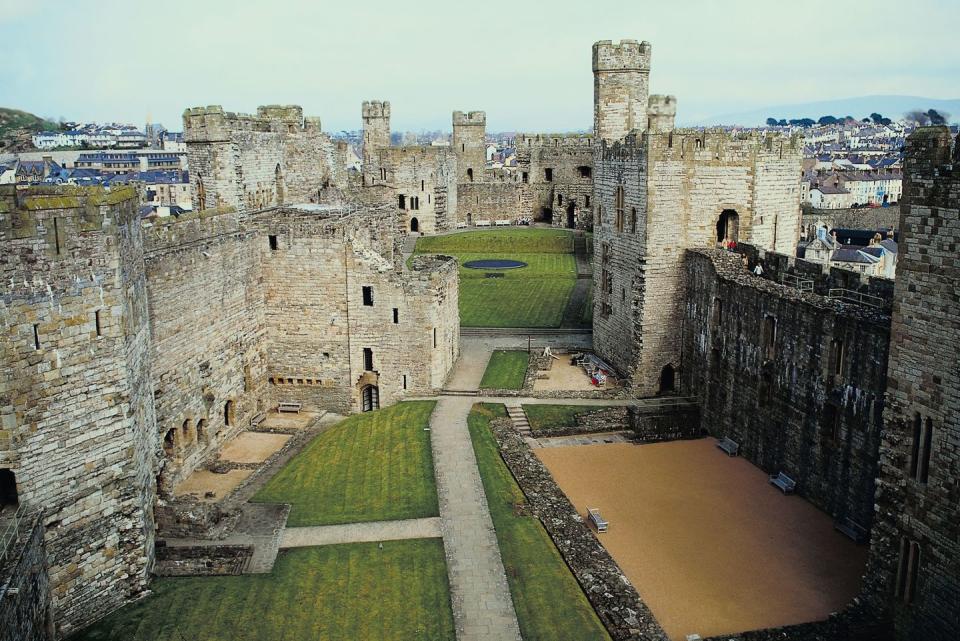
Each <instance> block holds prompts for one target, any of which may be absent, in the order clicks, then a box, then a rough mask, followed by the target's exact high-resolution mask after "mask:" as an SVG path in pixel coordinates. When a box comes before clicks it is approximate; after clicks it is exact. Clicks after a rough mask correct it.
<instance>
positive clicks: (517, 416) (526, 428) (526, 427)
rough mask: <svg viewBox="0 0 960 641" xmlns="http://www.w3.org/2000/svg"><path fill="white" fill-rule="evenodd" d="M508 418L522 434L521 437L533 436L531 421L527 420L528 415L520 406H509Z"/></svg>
mask: <svg viewBox="0 0 960 641" xmlns="http://www.w3.org/2000/svg"><path fill="white" fill-rule="evenodd" d="M506 408H507V416H509V417H510V420H511V421H513V427H514V428H515V429H516V430H517V431H518V432H520V436H529V437H532V436H533V431H532V430H531V429H530V421H528V420H527V414H526V413H525V412H524V411H523V407H522V406H520V405H507V406H506Z"/></svg>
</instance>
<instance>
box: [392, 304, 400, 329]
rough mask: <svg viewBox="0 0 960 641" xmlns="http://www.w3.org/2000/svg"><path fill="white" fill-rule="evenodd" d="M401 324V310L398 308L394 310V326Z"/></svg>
mask: <svg viewBox="0 0 960 641" xmlns="http://www.w3.org/2000/svg"><path fill="white" fill-rule="evenodd" d="M399 322H400V310H399V309H398V308H396V307H394V308H393V324H394V325H396V324H397V323H399Z"/></svg>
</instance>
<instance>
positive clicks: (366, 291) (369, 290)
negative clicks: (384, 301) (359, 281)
mask: <svg viewBox="0 0 960 641" xmlns="http://www.w3.org/2000/svg"><path fill="white" fill-rule="evenodd" d="M363 304H364V306H366V307H373V287H371V286H370V285H364V286H363Z"/></svg>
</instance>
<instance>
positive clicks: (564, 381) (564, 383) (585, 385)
mask: <svg viewBox="0 0 960 641" xmlns="http://www.w3.org/2000/svg"><path fill="white" fill-rule="evenodd" d="M557 356H558V357H559V360H557V359H554V360H553V365H552V366H551V367H550V371H549V372H548V374H547V375H548V376H549V378H546V379H541V378H538V379H537V380H535V381H534V382H533V389H534V390H535V391H539V390H594V389H607V388H610V387H612V386H610V385H606V386H605V387H604V388H599V387H596V386H594V385H593V384H592V383H591V382H590V377H589V376H587V373H586V372H585V371H583V368H582V367H580V366H578V365H571V364H570V355H569V354H557ZM558 402H559V401H558Z"/></svg>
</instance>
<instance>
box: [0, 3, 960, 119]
mask: <svg viewBox="0 0 960 641" xmlns="http://www.w3.org/2000/svg"><path fill="white" fill-rule="evenodd" d="M958 22H960V1H958V0H911V2H909V3H905V2H903V1H902V0H871V1H870V2H869V3H860V2H842V1H837V0H805V1H799V2H798V1H796V0H669V1H664V0H657V1H656V2H651V1H648V0H623V1H621V2H608V1H606V0H575V1H574V0H553V1H550V2H540V1H538V0H513V1H511V2H505V1H501V0H486V1H484V2H469V3H468V2H463V1H460V0H439V1H437V0H424V1H417V2H412V1H410V0H407V1H403V0H393V1H381V0H361V1H357V0H336V1H331V0H314V1H294V0H270V1H268V2H263V1H257V2H252V1H244V0H191V1H181V0H163V1H162V2H142V1H136V0H133V1H131V0H124V1H116V2H115V1H113V0H84V1H82V2H78V1H77V0H32V1H31V2H24V1H23V0H0V59H2V60H3V65H2V66H0V106H5V107H14V108H18V109H24V110H26V111H30V112H33V113H36V114H38V115H41V116H49V117H53V118H58V117H61V116H62V117H65V118H67V119H71V120H80V121H91V120H93V121H100V122H103V121H121V122H133V123H136V124H141V123H143V122H145V121H146V119H147V118H148V117H150V118H151V120H152V121H153V122H160V123H163V124H164V125H165V126H166V127H167V128H168V129H171V130H179V129H181V128H182V122H181V115H182V113H183V110H184V109H185V108H187V107H193V106H200V105H211V104H219V105H222V106H223V107H224V108H225V109H226V110H227V111H238V112H247V113H249V112H253V111H255V110H256V107H257V105H261V104H299V105H302V106H303V108H304V113H305V114H306V115H312V116H319V117H320V118H321V119H322V121H323V128H324V129H325V130H326V131H339V130H341V129H359V128H360V127H361V120H360V103H361V102H362V101H363V100H389V101H390V102H391V105H392V112H393V115H392V122H391V125H392V129H393V130H394V131H404V130H412V131H420V130H424V129H444V130H449V129H450V119H451V112H452V111H454V110H461V111H469V110H484V111H486V112H487V131H523V130H526V131H570V130H585V129H587V128H589V127H590V125H591V124H592V109H593V106H592V103H593V84H592V71H591V60H590V55H591V46H592V44H593V43H594V42H595V41H597V40H614V41H617V40H620V39H622V38H630V39H635V40H646V41H648V42H650V43H651V44H652V46H653V61H652V71H651V76H650V79H651V80H650V85H651V93H669V94H674V95H676V96H677V98H678V117H677V119H678V122H679V123H680V124H684V123H692V122H696V121H698V120H702V119H704V118H707V117H709V116H713V115H717V114H726V113H736V112H740V111H746V110H750V109H756V108H760V107H765V106H768V105H782V104H790V103H800V102H808V101H817V100H828V99H834V98H847V97H852V96H862V95H873V94H909V95H916V96H924V97H930V98H960V38H957V37H956V25H957V24H958Z"/></svg>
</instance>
